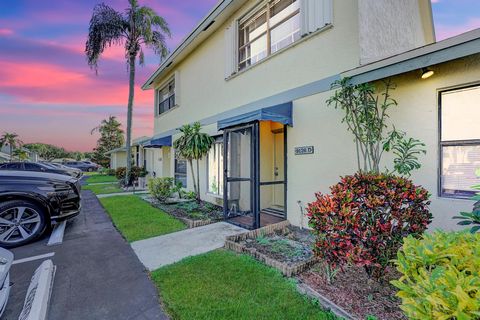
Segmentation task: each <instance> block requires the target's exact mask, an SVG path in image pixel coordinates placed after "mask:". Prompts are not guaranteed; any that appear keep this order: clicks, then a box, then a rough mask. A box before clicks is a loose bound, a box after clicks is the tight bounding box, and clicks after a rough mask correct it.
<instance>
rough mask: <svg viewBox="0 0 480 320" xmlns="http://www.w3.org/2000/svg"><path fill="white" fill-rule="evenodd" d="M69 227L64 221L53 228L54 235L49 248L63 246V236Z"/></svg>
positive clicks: (49, 241) (51, 237)
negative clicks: (66, 227)
mask: <svg viewBox="0 0 480 320" xmlns="http://www.w3.org/2000/svg"><path fill="white" fill-rule="evenodd" d="M66 225H67V221H62V222H60V223H58V224H57V225H55V227H54V228H53V231H52V234H51V235H50V238H49V239H48V243H47V246H54V245H57V244H61V243H62V242H63V235H64V233H65V226H66Z"/></svg>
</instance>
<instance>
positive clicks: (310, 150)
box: [295, 146, 315, 156]
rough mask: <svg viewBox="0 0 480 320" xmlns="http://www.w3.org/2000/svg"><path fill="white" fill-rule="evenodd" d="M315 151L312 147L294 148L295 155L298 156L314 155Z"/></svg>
mask: <svg viewBox="0 0 480 320" xmlns="http://www.w3.org/2000/svg"><path fill="white" fill-rule="evenodd" d="M314 153H315V149H314V147H313V146H304V147H295V155H296V156H300V155H304V154H314Z"/></svg>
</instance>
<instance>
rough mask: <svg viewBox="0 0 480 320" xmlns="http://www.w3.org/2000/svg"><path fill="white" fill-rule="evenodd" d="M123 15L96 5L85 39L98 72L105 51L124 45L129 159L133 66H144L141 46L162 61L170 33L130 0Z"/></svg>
mask: <svg viewBox="0 0 480 320" xmlns="http://www.w3.org/2000/svg"><path fill="white" fill-rule="evenodd" d="M128 2H129V4H130V6H129V7H128V8H127V9H126V10H125V13H121V12H118V11H116V10H115V9H113V8H111V7H109V6H107V5H106V4H103V3H101V4H97V5H96V6H95V8H94V9H93V15H92V18H91V20H90V27H89V32H88V39H87V43H86V45H85V53H86V55H87V60H88V64H89V65H90V66H91V67H92V68H94V69H95V71H97V66H98V65H97V64H98V60H99V58H100V56H101V55H102V53H103V52H104V50H105V48H107V47H111V46H112V45H124V47H125V57H126V59H127V63H128V68H129V71H130V74H129V88H128V107H127V137H126V141H125V145H126V149H127V159H131V152H132V150H131V147H130V145H131V139H132V109H133V98H134V85H135V63H136V60H137V57H138V60H139V63H140V65H143V64H144V54H143V49H142V46H145V47H147V48H150V49H153V51H154V52H155V53H156V54H158V55H160V56H161V58H163V57H165V56H166V55H167V52H168V51H167V45H166V43H165V36H169V37H170V29H169V28H168V24H167V22H166V21H165V19H164V18H162V17H160V16H158V15H157V13H155V11H154V10H153V9H151V8H149V7H146V6H139V5H138V1H137V0H129V1H128ZM131 165H132V164H131V163H130V161H127V170H126V174H125V182H126V183H128V181H129V175H130V169H131Z"/></svg>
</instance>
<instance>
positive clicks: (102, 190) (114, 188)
mask: <svg viewBox="0 0 480 320" xmlns="http://www.w3.org/2000/svg"><path fill="white" fill-rule="evenodd" d="M82 189H83V190H90V191H92V192H93V193H95V194H108V193H117V192H123V190H122V189H121V188H120V187H119V186H118V184H116V183H111V184H95V185H91V184H87V185H85V186H83V187H82Z"/></svg>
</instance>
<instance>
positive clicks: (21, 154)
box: [13, 149, 29, 161]
mask: <svg viewBox="0 0 480 320" xmlns="http://www.w3.org/2000/svg"><path fill="white" fill-rule="evenodd" d="M13 155H14V156H15V157H16V158H17V159H18V160H20V161H26V160H28V158H29V156H28V152H27V151H26V150H23V149H15V150H14V151H13Z"/></svg>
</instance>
